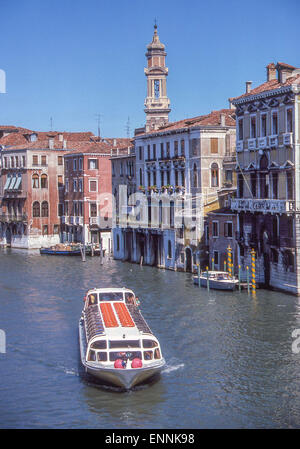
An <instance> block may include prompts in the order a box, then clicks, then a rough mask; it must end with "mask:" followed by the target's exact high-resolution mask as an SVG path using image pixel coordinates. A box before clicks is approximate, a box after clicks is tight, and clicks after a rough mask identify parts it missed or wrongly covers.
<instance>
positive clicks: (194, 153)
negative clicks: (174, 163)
mask: <svg viewBox="0 0 300 449" xmlns="http://www.w3.org/2000/svg"><path fill="white" fill-rule="evenodd" d="M192 155H193V156H197V139H192Z"/></svg>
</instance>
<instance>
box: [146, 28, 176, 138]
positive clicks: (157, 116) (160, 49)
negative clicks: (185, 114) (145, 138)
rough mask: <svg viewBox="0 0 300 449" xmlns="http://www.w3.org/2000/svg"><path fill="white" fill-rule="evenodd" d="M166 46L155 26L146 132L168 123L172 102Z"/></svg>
mask: <svg viewBox="0 0 300 449" xmlns="http://www.w3.org/2000/svg"><path fill="white" fill-rule="evenodd" d="M166 55H167V53H166V52H165V46H164V44H162V43H161V42H160V40H159V37H158V34H157V25H156V23H155V25H154V34H153V38H152V42H151V43H150V44H149V45H148V46H147V53H146V58H147V62H148V64H147V68H145V69H144V71H145V75H146V77H147V98H146V99H145V113H146V131H147V132H149V131H152V130H156V129H158V128H159V127H160V126H162V125H165V124H166V123H168V120H169V112H170V111H171V109H170V100H169V98H168V97H167V76H168V68H167V67H166V61H165V60H166Z"/></svg>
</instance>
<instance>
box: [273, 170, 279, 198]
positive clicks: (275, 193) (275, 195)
mask: <svg viewBox="0 0 300 449" xmlns="http://www.w3.org/2000/svg"><path fill="white" fill-rule="evenodd" d="M272 192H273V198H274V199H278V173H273V174H272Z"/></svg>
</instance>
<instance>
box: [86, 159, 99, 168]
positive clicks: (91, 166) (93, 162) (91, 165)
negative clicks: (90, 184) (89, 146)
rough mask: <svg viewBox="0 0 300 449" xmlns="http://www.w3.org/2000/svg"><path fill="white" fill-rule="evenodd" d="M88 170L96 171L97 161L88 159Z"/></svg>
mask: <svg viewBox="0 0 300 449" xmlns="http://www.w3.org/2000/svg"><path fill="white" fill-rule="evenodd" d="M88 167H89V170H98V159H89V164H88Z"/></svg>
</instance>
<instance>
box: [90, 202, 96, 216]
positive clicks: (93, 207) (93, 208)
mask: <svg viewBox="0 0 300 449" xmlns="http://www.w3.org/2000/svg"><path fill="white" fill-rule="evenodd" d="M90 216H91V217H97V204H96V203H91V204H90Z"/></svg>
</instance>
